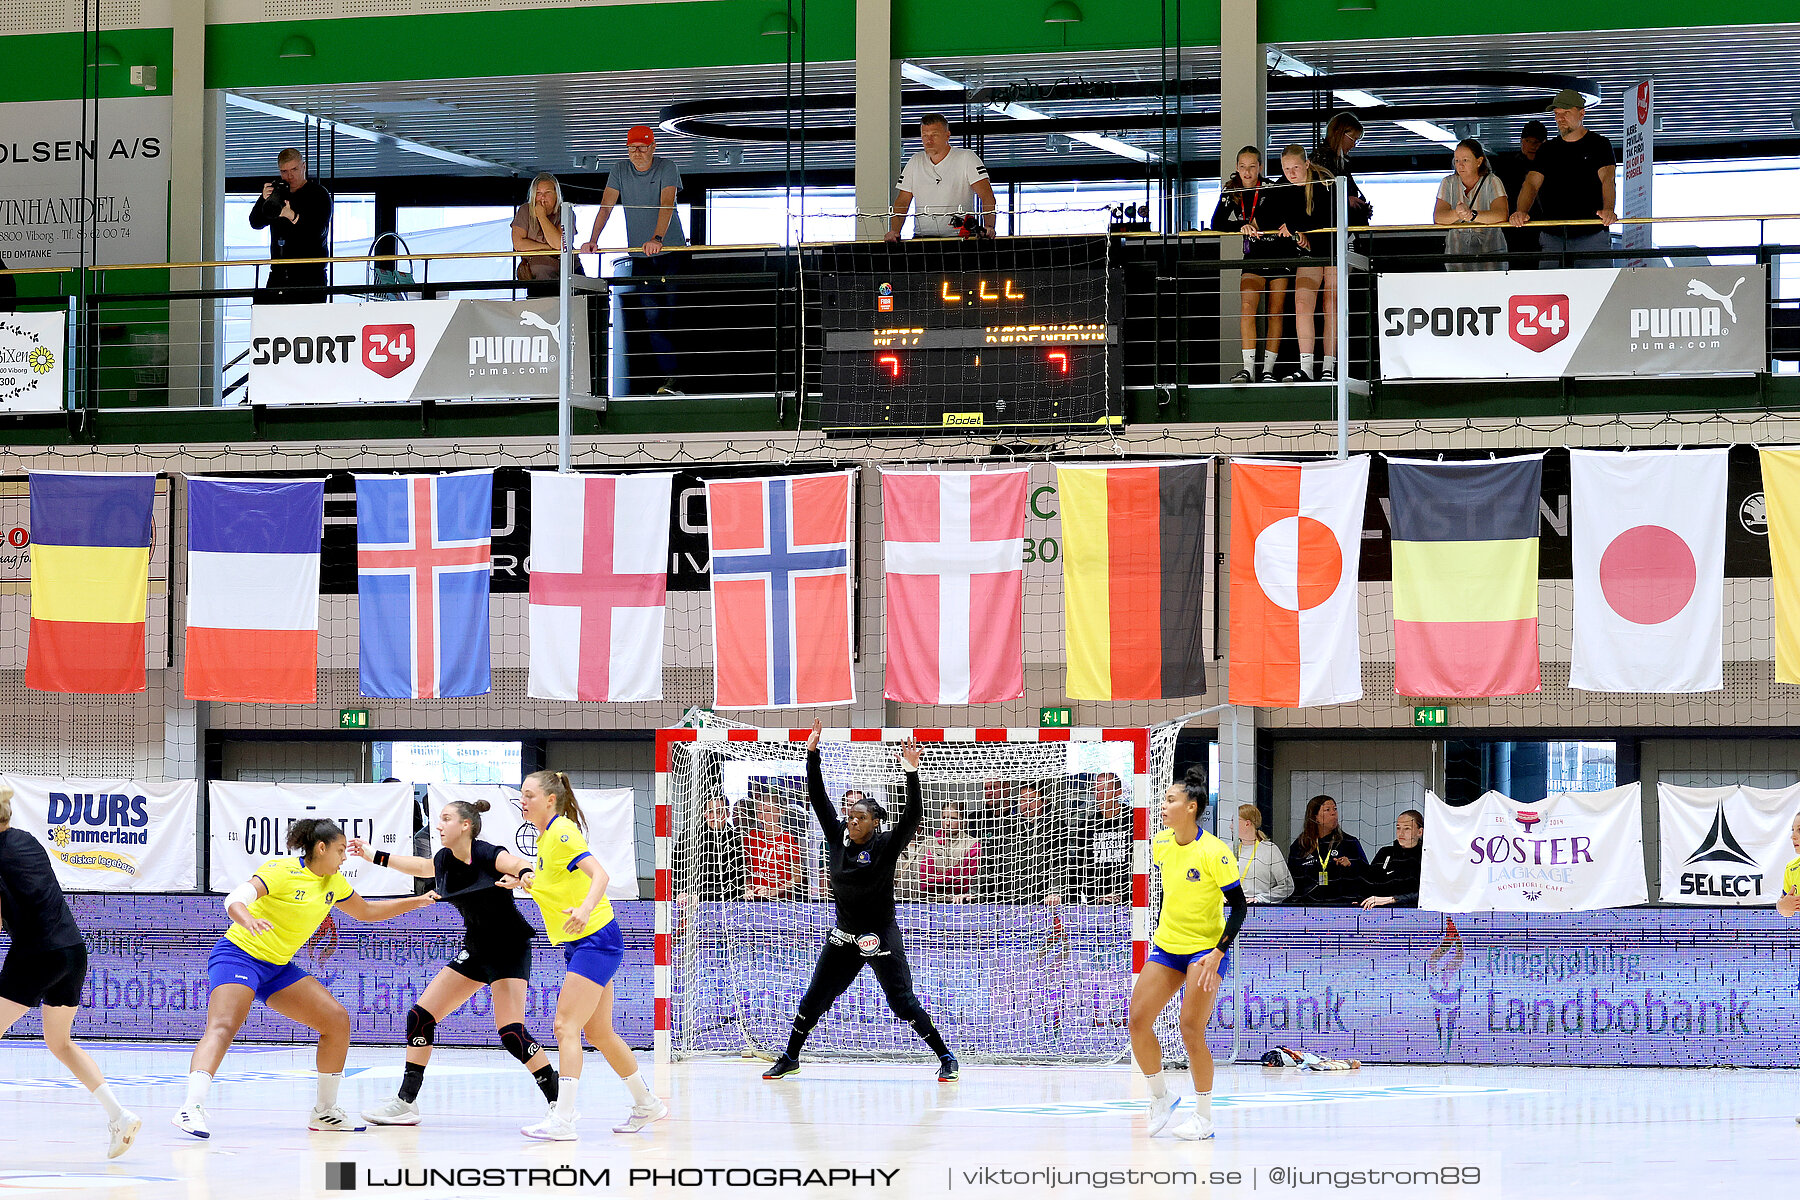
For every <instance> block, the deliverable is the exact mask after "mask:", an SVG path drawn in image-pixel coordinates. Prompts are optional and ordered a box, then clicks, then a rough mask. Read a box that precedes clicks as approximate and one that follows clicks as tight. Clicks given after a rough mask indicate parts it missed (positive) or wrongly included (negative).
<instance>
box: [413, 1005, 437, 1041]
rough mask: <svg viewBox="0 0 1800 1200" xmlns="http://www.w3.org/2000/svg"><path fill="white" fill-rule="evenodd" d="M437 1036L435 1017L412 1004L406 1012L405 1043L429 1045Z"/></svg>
mask: <svg viewBox="0 0 1800 1200" xmlns="http://www.w3.org/2000/svg"><path fill="white" fill-rule="evenodd" d="M436 1038H437V1018H436V1017H434V1016H432V1015H431V1014H430V1013H428V1012H426V1011H425V1010H424V1009H422V1008H420V1007H419V1006H418V1005H416V1004H415V1005H413V1006H412V1008H411V1009H409V1010H408V1011H407V1014H406V1044H407V1045H409V1046H429V1045H431V1043H432V1042H433V1041H434V1040H435V1039H436Z"/></svg>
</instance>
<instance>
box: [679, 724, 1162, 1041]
mask: <svg viewBox="0 0 1800 1200" xmlns="http://www.w3.org/2000/svg"><path fill="white" fill-rule="evenodd" d="M809 732H810V731H809V730H806V729H753V728H745V727H733V728H719V727H703V728H699V729H694V728H677V729H663V730H659V731H658V733H657V740H656V943H655V945H656V969H655V978H656V1002H655V1014H656V1025H655V1056H656V1061H657V1062H658V1063H666V1062H669V1061H672V1060H673V1059H684V1058H689V1057H694V1056H699V1055H708V1054H735V1055H744V1056H752V1057H763V1058H772V1057H773V1056H774V1055H775V1054H776V1053H777V1052H779V1051H780V1050H781V1049H782V1048H783V1046H785V1044H786V1041H787V1035H788V1031H789V1028H790V1023H791V1021H792V1018H793V1015H794V1008H795V1005H796V1004H797V1002H798V1000H799V997H800V995H801V993H802V992H803V991H804V990H805V987H806V984H807V980H808V978H809V976H810V975H811V972H812V967H813V963H814V961H815V960H816V958H817V956H818V952H819V948H820V946H821V945H822V943H823V940H824V937H825V935H826V934H827V933H828V932H829V931H830V929H831V928H832V925H833V910H832V906H831V901H830V898H829V880H828V878H827V877H826V875H825V872H824V870H823V868H822V861H821V860H822V855H821V853H820V851H821V849H822V835H821V833H820V832H819V828H818V823H817V821H816V820H815V818H814V816H813V814H812V811H811V809H810V807H809V806H808V805H807V803H806V799H805V776H804V767H805V750H804V742H805V740H806V738H807V736H808V734H809ZM1155 732H1156V735H1157V736H1155V738H1154V739H1153V736H1152V734H1153V731H1152V730H1149V729H1143V728H1122V729H1097V728H1082V729H1038V728H1030V729H828V730H826V731H825V732H824V734H823V735H822V737H821V751H822V755H823V763H822V766H823V768H824V772H825V779H826V791H827V792H828V793H829V794H830V796H831V800H832V804H833V806H834V807H839V808H840V809H841V800H842V796H843V793H844V792H845V791H846V790H848V789H851V788H856V789H858V790H862V791H864V792H865V793H867V794H869V795H872V796H874V797H875V798H877V799H879V800H880V801H881V802H882V803H883V804H884V805H885V806H886V807H887V809H888V811H889V813H890V817H891V818H892V819H897V818H898V816H899V814H900V811H901V805H902V802H903V790H902V783H901V770H900V766H899V762H898V750H899V747H900V745H901V744H903V743H904V742H905V741H906V740H907V739H909V738H917V739H918V740H919V742H920V743H922V744H923V746H924V749H925V756H924V763H923V767H922V769H921V773H920V782H921V787H922V790H923V794H924V807H925V812H924V816H923V820H922V822H921V825H920V829H919V833H918V835H917V837H916V838H915V839H914V841H913V844H912V847H911V848H910V851H909V856H908V859H907V860H906V861H905V862H903V864H902V869H901V872H900V878H899V880H898V881H897V892H898V896H897V898H898V899H899V901H900V905H899V924H900V928H901V930H902V931H903V935H904V938H905V941H906V946H907V954H908V958H909V961H910V964H911V967H912V972H913V978H914V985H915V989H916V990H917V992H918V994H919V996H920V998H921V999H922V1000H923V1001H924V1002H925V1005H926V1007H927V1008H928V1009H929V1010H930V1011H931V1012H932V1015H933V1020H934V1021H935V1022H936V1023H937V1025H938V1026H939V1028H940V1029H941V1030H942V1031H943V1033H944V1035H945V1037H946V1039H947V1040H948V1041H949V1042H950V1044H951V1046H952V1047H953V1048H955V1049H956V1051H957V1053H958V1055H959V1056H961V1057H962V1058H963V1059H964V1060H965V1061H969V1062H1056V1063H1064V1064H1070V1063H1084V1062H1085V1063H1105V1062H1116V1061H1120V1060H1121V1059H1122V1058H1123V1057H1124V1056H1125V1054H1126V1053H1127V1050H1128V1047H1127V1038H1126V1030H1125V1012H1126V1002H1127V999H1128V997H1129V994H1130V988H1131V984H1132V982H1133V980H1134V978H1135V976H1136V974H1137V972H1138V971H1139V970H1140V969H1141V968H1142V967H1143V964H1144V958H1145V954H1146V952H1147V950H1148V945H1149V931H1150V928H1149V927H1150V903H1151V898H1152V897H1151V881H1150V879H1149V875H1148V871H1149V840H1148V839H1149V836H1150V833H1151V832H1152V825H1153V822H1154V821H1155V817H1154V816H1153V814H1152V808H1153V806H1154V805H1155V804H1156V803H1157V800H1158V798H1159V796H1160V792H1161V789H1162V787H1163V786H1165V785H1166V779H1167V777H1168V771H1169V763H1168V762H1162V761H1158V760H1160V759H1164V758H1167V757H1168V756H1169V755H1170V754H1171V753H1172V750H1173V732H1171V733H1170V734H1169V735H1168V736H1167V737H1166V738H1165V737H1164V736H1162V731H1161V730H1160V729H1159V730H1157V731H1155ZM1153 741H1154V745H1153ZM1109 772H1110V773H1112V774H1116V775H1118V776H1119V779H1120V782H1121V784H1122V785H1123V797H1122V800H1123V801H1124V804H1125V806H1126V811H1125V813H1124V814H1122V815H1121V814H1118V813H1116V812H1115V811H1114V806H1113V805H1112V804H1111V803H1110V802H1101V801H1099V800H1096V790H1097V788H1102V787H1103V789H1104V790H1106V791H1108V792H1110V789H1111V782H1110V781H1107V780H1101V779H1100V777H1101V776H1102V775H1104V774H1106V773H1109ZM1159 780H1161V781H1162V782H1159ZM1109 813H1111V814H1112V815H1111V816H1108V815H1107V814H1109ZM1022 814H1023V815H1022ZM956 818H959V819H960V822H961V827H962V829H961V833H962V835H963V836H960V837H951V836H949V835H950V834H951V833H953V832H955V831H956V828H955V825H954V824H946V822H951V821H953V819H956ZM940 828H942V829H943V831H944V832H945V834H946V837H945V839H944V840H943V841H939V842H934V841H933V839H934V837H935V835H936V834H937V832H938V831H939V830H940ZM968 835H974V836H978V837H981V838H984V839H985V842H984V844H982V845H980V846H979V847H976V848H975V850H974V852H973V853H969V851H968ZM928 843H929V844H931V853H932V855H933V858H932V860H931V862H930V863H929V864H927V867H926V869H925V870H924V871H921V870H920V862H921V856H922V855H923V854H924V853H925V852H926V848H927V845H928ZM955 847H963V848H964V856H963V858H962V859H960V860H959V862H960V863H961V864H962V865H964V866H965V867H966V865H967V864H968V863H969V862H971V861H973V862H975V863H976V865H975V866H974V869H973V871H972V872H971V871H968V870H966V869H965V870H964V871H962V872H961V873H960V874H959V873H958V872H957V871H955V870H954V869H952V870H950V871H947V872H946V871H944V868H945V867H946V865H951V866H954V865H955V864H945V863H940V862H938V861H937V860H936V855H937V854H938V852H939V850H940V849H942V850H944V851H945V852H946V853H948V852H949V850H950V849H952V848H955ZM1127 853H1128V856H1129V864H1128V878H1129V891H1128V895H1122V896H1121V898H1120V899H1119V900H1116V901H1115V900H1112V899H1111V897H1112V896H1114V895H1120V891H1119V890H1118V889H1119V885H1120V882H1121V881H1122V880H1123V879H1125V878H1126V875H1127V871H1126V864H1125V862H1124V861H1123V859H1122V858H1121V857H1120V856H1122V855H1125V854H1127ZM740 861H741V862H742V864H743V865H742V867H741V869H740V868H739V867H738V866H737V865H736V864H737V863H739V862H740ZM752 889H755V890H754V891H752ZM745 893H750V894H753V895H756V896H759V897H761V896H768V897H769V898H766V899H764V898H759V899H746V898H745ZM807 1053H808V1055H809V1056H813V1057H828V1058H840V1059H864V1060H891V1059H904V1058H913V1057H919V1056H922V1055H925V1054H926V1052H925V1050H924V1047H923V1045H922V1044H921V1043H920V1042H919V1041H918V1039H917V1038H916V1037H915V1036H914V1035H913V1033H912V1031H911V1030H910V1029H909V1028H908V1027H907V1026H905V1025H904V1024H902V1023H901V1022H899V1021H897V1020H895V1019H894V1018H893V1016H892V1014H891V1013H890V1012H889V1011H888V1010H887V1007H886V1004H885V1002H884V1000H883V998H882V995H881V993H880V991H879V989H878V987H877V986H876V983H875V981H874V979H873V977H872V973H871V972H867V971H865V972H863V973H862V974H861V976H859V978H858V981H857V983H856V984H854V985H853V986H852V988H851V989H850V991H848V992H846V993H845V994H844V996H843V997H842V998H840V1000H839V1001H838V1004H837V1005H836V1006H835V1007H834V1009H833V1011H832V1013H831V1014H830V1015H828V1016H827V1017H826V1018H825V1019H824V1020H823V1021H821V1022H820V1024H819V1026H818V1028H817V1029H815V1030H814V1032H813V1035H812V1038H811V1040H810V1041H809V1042H808V1043H807Z"/></svg>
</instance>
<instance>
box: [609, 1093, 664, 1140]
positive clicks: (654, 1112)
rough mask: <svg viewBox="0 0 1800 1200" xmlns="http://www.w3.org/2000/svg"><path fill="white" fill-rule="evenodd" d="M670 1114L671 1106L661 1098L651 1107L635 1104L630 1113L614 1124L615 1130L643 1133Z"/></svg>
mask: <svg viewBox="0 0 1800 1200" xmlns="http://www.w3.org/2000/svg"><path fill="white" fill-rule="evenodd" d="M668 1115H669V1106H668V1105H667V1104H665V1103H663V1101H661V1100H658V1101H656V1103H654V1104H652V1105H651V1106H650V1107H649V1108H639V1107H638V1106H636V1105H633V1106H632V1108H631V1113H630V1115H629V1116H627V1117H626V1118H625V1119H624V1120H623V1121H621V1122H619V1123H618V1124H617V1125H614V1126H613V1132H614V1133H641V1132H643V1131H644V1130H646V1129H648V1128H649V1127H650V1126H651V1125H654V1124H655V1123H656V1122H658V1121H660V1120H662V1119H663V1118H664V1117H666V1116H668Z"/></svg>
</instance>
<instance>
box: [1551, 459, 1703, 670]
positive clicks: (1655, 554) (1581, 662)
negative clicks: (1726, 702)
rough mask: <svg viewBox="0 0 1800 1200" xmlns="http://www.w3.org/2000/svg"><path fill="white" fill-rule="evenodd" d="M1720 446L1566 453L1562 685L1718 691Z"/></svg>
mask: <svg viewBox="0 0 1800 1200" xmlns="http://www.w3.org/2000/svg"><path fill="white" fill-rule="evenodd" d="M1727 454H1728V451H1725V450H1632V451H1629V452H1626V453H1620V452H1618V451H1604V450H1571V451H1569V483H1570V487H1569V515H1570V519H1571V521H1572V522H1573V525H1574V528H1573V530H1572V531H1571V539H1570V552H1571V559H1572V566H1573V568H1574V569H1573V574H1574V576H1575V642H1574V647H1573V653H1572V654H1571V656H1570V662H1569V686H1570V687H1576V688H1582V689H1584V690H1586V691H1590V692H1711V691H1717V690H1719V689H1720V688H1722V687H1724V686H1725V667H1724V657H1725V656H1724V647H1723V641H1724V613H1725V486H1726V472H1727V457H1726V456H1727Z"/></svg>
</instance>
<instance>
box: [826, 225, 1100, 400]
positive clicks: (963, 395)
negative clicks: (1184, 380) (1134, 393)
mask: <svg viewBox="0 0 1800 1200" xmlns="http://www.w3.org/2000/svg"><path fill="white" fill-rule="evenodd" d="M1107 249H1108V247H1107V241H1106V239H1105V238H1103V237H1081V238H1021V239H1007V240H1005V241H986V240H970V241H965V242H927V243H920V244H914V245H903V246H894V245H891V244H886V243H880V244H875V243H863V244H857V245H851V246H837V247H831V248H829V249H828V250H826V251H825V252H824V254H823V261H822V269H821V270H820V272H819V276H818V283H817V287H818V296H819V309H820V317H821V325H822V331H823V354H822V361H821V363H820V384H821V392H822V396H823V407H822V412H821V421H820V423H821V425H822V426H823V427H824V428H826V429H841V430H861V431H878V430H882V429H896V430H898V429H910V430H920V431H922V430H927V429H946V428H951V429H955V428H971V427H973V428H999V429H1021V428H1030V427H1070V426H1083V425H1086V426H1091V425H1094V424H1097V423H1099V422H1102V421H1104V420H1105V419H1106V418H1107V417H1108V415H1110V414H1111V413H1114V412H1116V411H1118V405H1117V403H1116V398H1117V396H1118V395H1119V391H1120V365H1121V364H1120V348H1119V322H1120V318H1121V316H1122V313H1121V311H1120V305H1119V302H1118V300H1119V298H1118V294H1117V293H1118V287H1117V284H1116V281H1115V279H1114V276H1113V272H1112V271H1111V269H1110V266H1109V263H1108V254H1107Z"/></svg>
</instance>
